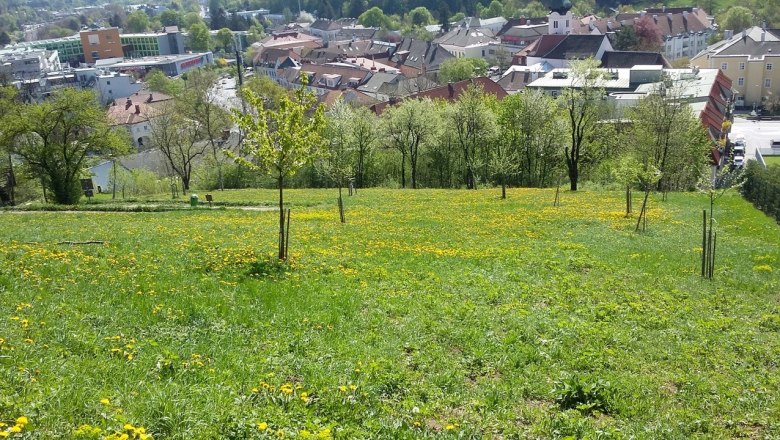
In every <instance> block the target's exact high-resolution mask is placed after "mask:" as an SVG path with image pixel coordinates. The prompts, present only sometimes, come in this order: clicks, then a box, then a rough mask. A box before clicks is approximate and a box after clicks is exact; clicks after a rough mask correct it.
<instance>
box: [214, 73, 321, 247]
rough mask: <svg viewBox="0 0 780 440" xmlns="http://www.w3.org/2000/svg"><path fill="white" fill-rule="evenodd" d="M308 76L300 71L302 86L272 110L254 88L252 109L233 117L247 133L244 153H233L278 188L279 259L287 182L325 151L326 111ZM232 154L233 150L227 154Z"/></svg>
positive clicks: (250, 97) (249, 95) (248, 92)
mask: <svg viewBox="0 0 780 440" xmlns="http://www.w3.org/2000/svg"><path fill="white" fill-rule="evenodd" d="M307 84H308V77H307V76H306V75H305V74H303V73H302V74H301V86H300V87H299V88H298V89H296V91H295V95H294V96H292V97H290V96H288V95H282V96H281V97H280V100H279V107H278V108H277V109H274V110H269V109H267V108H266V106H265V102H264V98H263V97H262V96H258V95H257V94H255V93H254V92H252V90H251V89H246V90H244V98H245V100H246V102H247V104H249V106H250V107H251V108H252V112H249V113H241V112H234V113H233V120H234V121H235V123H236V124H238V126H239V127H240V128H241V129H242V130H243V131H244V133H246V142H245V145H244V155H243V156H234V158H235V160H236V162H238V163H241V164H243V165H244V166H246V167H248V168H249V169H251V170H254V171H256V172H259V173H263V174H268V175H270V176H271V177H273V178H274V179H275V180H276V183H277V187H278V189H279V253H278V256H279V259H280V260H286V259H287V258H288V255H287V238H286V235H285V215H284V183H285V179H287V178H289V177H292V176H293V175H295V173H296V172H298V170H300V169H301V168H302V167H304V166H306V165H308V164H310V163H312V162H314V161H315V160H316V159H317V158H318V157H320V155H321V154H322V149H323V147H324V143H325V141H324V139H323V137H322V132H323V129H324V128H325V117H324V111H323V108H322V106H321V105H319V104H317V97H316V96H314V94H312V93H311V92H308V91H307V88H306V86H307ZM228 154H229V155H230V153H228Z"/></svg>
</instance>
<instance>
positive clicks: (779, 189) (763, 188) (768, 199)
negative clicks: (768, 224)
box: [742, 160, 780, 221]
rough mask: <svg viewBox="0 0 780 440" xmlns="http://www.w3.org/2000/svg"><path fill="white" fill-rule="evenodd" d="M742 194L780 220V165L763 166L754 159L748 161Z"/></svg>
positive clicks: (757, 206)
mask: <svg viewBox="0 0 780 440" xmlns="http://www.w3.org/2000/svg"><path fill="white" fill-rule="evenodd" d="M745 175H746V180H745V185H744V186H743V187H742V196H743V197H745V198H746V199H747V200H749V201H750V202H752V203H753V205H755V206H756V208H758V209H760V210H762V211H764V213H766V214H767V215H769V216H773V217H774V218H775V219H776V220H778V221H780V166H778V165H772V166H770V167H768V168H764V167H762V166H761V165H759V164H758V162H756V161H753V160H751V161H749V162H748V164H747V167H746V171H745Z"/></svg>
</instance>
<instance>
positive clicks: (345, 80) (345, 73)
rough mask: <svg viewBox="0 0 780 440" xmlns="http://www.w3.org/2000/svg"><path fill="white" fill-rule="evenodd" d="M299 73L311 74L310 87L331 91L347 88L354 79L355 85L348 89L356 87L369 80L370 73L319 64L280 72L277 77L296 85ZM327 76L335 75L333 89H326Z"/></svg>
mask: <svg viewBox="0 0 780 440" xmlns="http://www.w3.org/2000/svg"><path fill="white" fill-rule="evenodd" d="M301 72H307V73H311V74H313V76H312V77H311V78H310V79H309V85H310V86H311V87H319V88H323V89H333V90H337V89H340V88H342V87H347V86H348V84H349V82H350V79H352V78H355V79H356V84H354V85H352V86H350V87H358V86H360V85H362V84H364V83H365V82H366V81H367V80H368V79H369V78H371V72H370V71H368V70H364V69H360V68H352V67H344V66H332V65H320V64H304V65H302V66H301V67H300V70H298V69H294V68H290V69H284V70H280V71H279V75H278V76H279V77H284V78H286V79H287V81H288V82H289V83H291V84H298V83H299V82H300V73H301ZM327 75H335V76H336V77H337V81H336V84H335V85H334V86H333V87H328V85H327V82H326V76H327Z"/></svg>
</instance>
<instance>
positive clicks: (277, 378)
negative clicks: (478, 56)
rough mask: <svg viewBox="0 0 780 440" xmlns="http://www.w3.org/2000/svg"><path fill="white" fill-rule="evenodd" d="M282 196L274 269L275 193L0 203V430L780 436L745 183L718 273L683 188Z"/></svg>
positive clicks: (766, 300)
mask: <svg viewBox="0 0 780 440" xmlns="http://www.w3.org/2000/svg"><path fill="white" fill-rule="evenodd" d="M274 195H275V193H274V192H273V191H246V192H244V191H236V192H226V193H216V194H215V196H216V197H217V198H218V200H223V201H231V202H233V203H240V202H242V201H243V202H244V203H250V202H251V203H254V204H258V205H263V204H265V205H267V204H272V203H273V200H274ZM286 195H287V200H289V201H290V202H291V204H292V206H293V210H292V231H291V239H290V241H291V244H290V253H291V255H292V261H291V263H290V264H289V265H280V264H277V263H274V260H273V258H272V257H271V256H272V254H273V253H274V251H275V243H276V241H275V240H276V229H275V222H276V221H277V216H276V213H274V212H263V211H243V210H239V209H235V208H227V209H213V210H208V209H197V210H180V211H174V212H160V213H101V212H84V213H73V212H70V213H39V212H32V213H9V212H0V222H2V223H1V224H2V225H3V227H2V228H0V316H2V319H0V422H4V423H8V424H10V425H11V426H16V427H17V430H21V432H20V433H10V431H3V430H4V429H5V430H7V429H8V427H5V428H2V427H0V432H9V433H10V438H15V437H19V438H40V439H50V438H71V437H75V438H103V437H104V436H113V437H109V438H120V436H121V435H122V434H128V437H129V438H142V437H144V436H145V435H147V434H152V435H153V436H154V438H155V439H162V438H176V439H200V438H202V439H214V438H266V437H267V438H279V437H280V436H284V437H285V438H345V439H346V438H419V437H425V436H429V437H441V438H496V439H498V438H630V437H633V438H664V439H670V438H671V439H674V438H677V439H688V438H697V437H698V438H707V439H709V438H735V437H745V438H776V437H778V436H780V371H779V369H778V363H780V357H779V356H778V353H780V296H778V292H779V291H780V282H778V281H779V280H780V277H778V273H780V228H778V226H777V225H776V224H775V223H774V222H773V221H772V220H770V219H769V218H768V217H766V216H765V215H764V214H762V213H761V212H759V211H757V210H755V209H754V208H753V207H752V206H750V205H749V204H748V203H747V202H745V201H743V200H742V199H741V198H740V197H739V196H738V195H735V194H727V195H726V196H724V197H722V198H721V199H719V200H718V201H717V204H716V207H715V217H716V219H717V226H716V230H718V241H717V249H718V254H717V269H716V278H715V279H714V280H712V281H709V280H703V279H702V278H701V277H700V276H699V274H698V273H699V269H698V267H699V253H700V247H701V210H702V209H703V208H704V207H705V206H708V203H707V199H706V197H705V196H704V195H700V194H670V195H669V200H668V201H665V202H664V201H661V200H660V197H659V198H652V197H651V205H650V207H651V209H650V211H649V221H648V229H647V231H646V232H644V233H635V232H634V226H635V222H636V217H635V215H636V214H634V215H633V216H631V217H629V218H626V217H625V216H624V213H623V204H624V202H623V195H622V194H621V193H618V192H614V193H611V192H598V191H581V192H578V193H576V194H575V193H569V192H565V193H563V197H562V206H561V207H557V208H556V207H552V200H553V197H554V196H553V191H552V190H525V189H524V190H519V189H512V190H509V193H508V197H509V198H508V199H507V200H500V199H499V198H498V191H497V190H480V191H472V192H467V191H456V190H451V191H446V190H418V191H411V190H405V191H404V190H380V189H376V190H361V191H360V193H359V194H358V195H357V196H355V197H349V198H346V205H347V221H348V223H347V224H345V225H342V224H339V223H338V215H337V212H336V208H335V197H336V195H335V190H294V191H293V190H291V191H288V192H287V194H286ZM638 198H639V196H638V195H637V199H638ZM639 204H640V201H639V200H636V201H635V202H634V206H635V210H638V205H639ZM83 241H103V242H104V243H102V244H67V243H63V242H83ZM21 416H24V417H27V420H29V423H28V424H18V423H17V424H15V425H14V420H15V419H16V418H18V417H21ZM125 425H127V426H125ZM142 428H143V429H142ZM142 431H143V433H142ZM568 436H571V437H568Z"/></svg>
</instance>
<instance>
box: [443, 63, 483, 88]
mask: <svg viewBox="0 0 780 440" xmlns="http://www.w3.org/2000/svg"><path fill="white" fill-rule="evenodd" d="M487 69H488V64H487V61H485V60H483V59H481V58H452V59H449V60H447V61H445V62H443V63H441V66H439V82H442V83H446V82H457V81H463V80H464V79H469V78H475V77H477V76H485V75H486V74H487Z"/></svg>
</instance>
